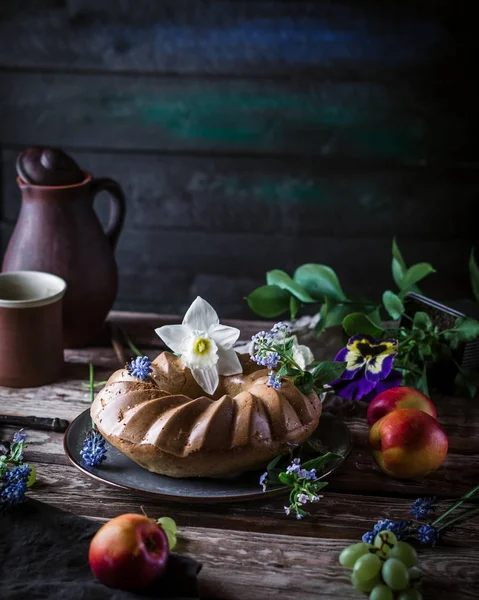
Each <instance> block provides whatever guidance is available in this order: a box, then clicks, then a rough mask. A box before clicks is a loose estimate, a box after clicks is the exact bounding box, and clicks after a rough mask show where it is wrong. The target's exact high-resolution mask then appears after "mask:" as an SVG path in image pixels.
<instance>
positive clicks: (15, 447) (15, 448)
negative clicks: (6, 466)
mask: <svg viewBox="0 0 479 600" xmlns="http://www.w3.org/2000/svg"><path fill="white" fill-rule="evenodd" d="M24 449H25V442H14V443H12V445H11V446H10V456H9V457H8V459H9V461H11V462H14V463H20V462H21V461H22V456H23V453H24Z"/></svg>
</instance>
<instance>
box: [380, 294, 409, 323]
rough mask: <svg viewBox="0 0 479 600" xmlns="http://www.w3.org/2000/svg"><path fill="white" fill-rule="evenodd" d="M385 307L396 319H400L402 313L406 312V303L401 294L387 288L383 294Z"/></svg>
mask: <svg viewBox="0 0 479 600" xmlns="http://www.w3.org/2000/svg"><path fill="white" fill-rule="evenodd" d="M383 304H384V308H385V309H386V310H387V311H388V313H389V314H390V315H391V317H392V318H393V319H395V320H399V319H400V318H401V315H403V314H404V304H403V303H402V300H401V298H400V297H399V296H397V295H396V294H394V293H393V292H391V291H390V290H386V291H385V292H384V294H383Z"/></svg>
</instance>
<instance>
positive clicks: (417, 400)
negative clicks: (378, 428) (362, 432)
mask: <svg viewBox="0 0 479 600" xmlns="http://www.w3.org/2000/svg"><path fill="white" fill-rule="evenodd" d="M398 408H417V409H418V410H422V411H423V412H425V413H427V414H428V415H431V417H434V419H435V418H436V417H437V413H436V407H435V406H434V404H433V403H432V402H431V400H430V399H429V398H428V397H427V396H426V395H425V394H423V393H422V392H420V391H419V390H416V389H415V388H411V387H395V388H390V389H389V390H385V391H384V392H382V393H381V394H379V395H378V396H376V398H374V400H373V401H372V402H371V404H370V405H369V407H368V425H369V427H371V426H372V425H374V423H376V421H378V420H379V419H380V418H381V417H384V415H387V414H388V413H390V412H392V411H393V410H397V409H398Z"/></svg>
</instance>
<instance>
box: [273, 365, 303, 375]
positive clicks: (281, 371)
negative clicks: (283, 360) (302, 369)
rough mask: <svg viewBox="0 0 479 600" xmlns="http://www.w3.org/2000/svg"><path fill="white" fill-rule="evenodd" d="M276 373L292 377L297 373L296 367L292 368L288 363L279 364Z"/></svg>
mask: <svg viewBox="0 0 479 600" xmlns="http://www.w3.org/2000/svg"><path fill="white" fill-rule="evenodd" d="M276 374H277V375H279V376H280V377H294V376H295V375H297V374H298V369H293V368H291V367H290V366H289V365H281V367H280V369H279V370H278V371H277V372H276Z"/></svg>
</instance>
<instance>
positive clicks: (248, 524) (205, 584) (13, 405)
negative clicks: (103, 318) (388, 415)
mask: <svg viewBox="0 0 479 600" xmlns="http://www.w3.org/2000/svg"><path fill="white" fill-rule="evenodd" d="M110 320H111V321H112V322H114V323H115V324H117V325H122V326H123V327H124V328H125V330H126V331H127V333H128V334H129V336H130V338H131V339H132V340H133V341H134V342H135V344H137V345H139V346H140V347H141V348H142V349H143V350H144V351H145V352H146V353H147V354H149V355H150V356H151V357H153V356H155V355H156V353H157V352H158V349H159V346H160V345H161V341H160V340H159V338H158V337H157V336H156V335H155V334H154V332H153V328H154V327H157V326H159V325H161V324H166V323H174V322H178V321H179V318H178V317H177V316H174V315H171V316H164V315H155V314H143V315H141V314H134V313H131V314H129V313H118V312H117V313H112V314H111V315H110ZM227 323H229V324H231V325H235V326H239V327H240V328H241V329H242V338H245V339H247V338H248V337H250V335H251V334H252V333H255V332H256V331H258V330H259V329H262V328H264V327H265V326H267V323H265V322H246V321H227ZM339 343H340V342H339ZM337 345H338V340H335V339H334V336H333V335H332V334H331V336H330V338H329V339H328V338H326V340H325V342H324V345H323V347H322V348H319V351H318V353H317V355H318V357H319V356H330V354H331V352H332V351H333V348H335V347H336V346H337ZM66 361H67V362H66V367H65V372H64V375H63V378H62V379H61V380H60V381H59V382H57V383H56V384H55V385H52V386H45V387H43V388H37V389H25V390H13V389H9V388H0V410H1V412H2V413H4V414H22V415H29V414H36V415H40V416H59V417H63V418H67V419H73V418H74V417H75V416H76V415H78V414H79V413H81V412H82V411H83V410H85V409H86V408H88V402H89V399H88V391H87V389H86V388H85V387H84V383H85V382H86V380H87V376H88V366H87V364H88V362H90V361H91V362H93V364H94V365H95V375H96V380H97V381H98V380H102V379H105V378H106V377H107V376H108V375H109V374H110V373H111V372H112V371H113V370H114V369H116V368H118V367H119V363H118V359H117V357H116V355H115V352H114V350H113V349H112V348H111V347H106V346H101V345H100V346H97V347H91V348H86V349H79V350H69V351H67V352H66ZM433 400H434V401H435V403H436V405H437V409H438V415H439V417H438V418H439V421H440V422H441V424H442V425H443V427H444V429H445V430H446V432H447V433H448V436H449V442H450V451H449V455H448V457H447V459H446V461H445V463H444V465H443V466H442V467H441V468H440V469H439V470H438V471H437V472H436V473H433V474H431V475H430V476H428V477H426V478H424V479H422V480H418V481H412V482H401V481H396V480H393V479H391V478H388V477H386V476H384V475H383V474H381V473H380V472H379V470H378V469H377V467H376V466H375V465H374V461H373V459H372V457H371V455H370V453H369V451H368V448H367V427H366V421H365V407H364V406H361V404H360V403H348V402H342V401H340V402H338V401H333V402H332V403H330V404H329V408H330V409H331V410H332V411H334V412H336V413H337V414H339V415H341V416H342V417H343V418H344V420H345V421H346V423H347V424H348V426H349V427H350V429H351V431H352V433H353V438H354V449H353V451H352V453H351V455H350V456H349V457H348V458H347V460H346V461H345V463H344V464H343V466H342V467H341V468H340V469H339V470H338V471H337V472H336V473H334V474H333V475H332V476H331V477H330V478H329V486H328V487H327V488H326V489H325V491H324V498H323V499H322V500H321V502H320V503H318V505H315V506H313V507H312V511H311V512H312V515H311V517H309V518H308V520H307V521H305V522H298V521H296V520H295V519H291V518H288V517H286V515H285V514H284V512H283V504H284V500H285V499H284V498H283V497H282V496H279V497H267V498H265V500H264V501H263V500H258V501H254V502H245V503H232V504H223V503H219V504H215V505H211V504H194V503H185V504H183V503H171V502H166V501H163V500H157V499H155V498H152V497H150V496H146V495H135V494H131V493H129V492H126V491H123V490H119V489H116V488H112V487H109V486H106V485H104V484H100V483H98V482H96V481H95V480H93V479H92V478H89V477H88V476H86V475H84V474H83V473H81V472H79V471H78V470H77V469H76V468H75V467H73V466H72V465H71V464H70V463H69V461H68V459H67V457H66V456H65V455H64V454H63V448H62V435H60V434H54V433H48V432H40V431H31V432H30V431H29V432H28V439H29V441H30V445H29V447H28V449H27V452H28V457H29V459H30V460H31V461H32V463H34V464H35V466H36V467H37V470H38V483H37V484H36V485H35V487H34V488H33V489H32V490H31V492H30V493H31V495H32V497H35V498H38V499H39V500H42V501H45V502H48V503H50V504H52V505H54V506H58V507H60V508H64V509H67V510H71V511H73V512H75V513H77V514H82V515H85V516H90V517H96V518H102V519H108V518H111V517H113V516H116V515H118V514H121V513H124V512H130V511H134V512H138V511H139V510H140V507H141V506H143V507H144V509H145V510H146V511H147V513H148V514H151V515H158V516H161V515H166V514H168V515H172V516H174V517H175V519H176V520H177V522H178V524H179V527H180V545H179V547H178V549H179V551H181V552H185V553H187V554H189V555H191V556H194V557H195V558H197V559H198V560H200V561H201V562H203V564H204V569H203V571H202V574H201V582H202V592H203V594H204V597H205V598H215V599H220V598H221V599H223V600H226V599H231V600H233V599H234V600H242V599H244V600H250V599H251V598H274V597H277V596H278V594H280V595H281V594H282V595H284V594H287V596H286V597H287V598H288V599H291V600H304V599H309V598H311V599H312V598H317V597H318V595H321V596H322V597H325V598H344V599H351V600H352V599H354V598H358V597H359V596H358V594H357V592H356V591H355V590H354V589H353V588H352V587H351V586H350V584H349V582H348V578H347V573H346V572H345V571H344V570H343V569H341V568H340V567H339V566H338V564H337V555H338V553H339V551H340V549H341V548H342V547H344V546H345V545H346V544H348V543H350V542H352V541H354V540H357V539H358V538H359V537H360V536H361V534H362V533H363V532H364V531H366V530H368V529H370V528H371V527H372V525H373V524H374V523H375V522H376V520H378V519H379V518H390V519H403V518H408V511H409V507H410V504H411V501H412V499H414V498H415V497H417V496H420V495H431V494H434V495H437V496H438V497H439V498H440V499H441V500H442V501H446V500H447V499H448V498H451V497H456V496H458V495H460V494H462V493H463V492H465V491H466V490H468V489H470V487H472V485H473V484H474V483H475V482H477V477H478V474H479V405H477V403H475V402H474V401H471V400H466V399H465V398H449V397H434V398H433ZM1 433H2V435H1V437H2V438H4V437H8V436H9V435H11V434H12V433H13V429H11V428H3V429H2V432H1ZM478 541H479V521H478V520H477V519H476V520H473V521H471V522H470V523H468V524H467V525H466V524H459V525H458V526H457V527H456V528H455V529H454V530H453V531H451V532H449V533H447V534H446V535H445V536H444V539H443V544H441V546H440V547H439V548H436V549H434V550H425V551H421V552H420V561H421V569H422V571H423V573H424V578H425V581H424V591H425V596H424V597H425V598H426V599H428V598H430V599H431V600H432V599H442V598H444V599H446V598H447V599H450V598H452V599H457V600H459V599H461V600H462V599H469V598H471V599H472V598H476V597H477V595H478V593H479V579H478V578H477V573H476V563H477V560H478V559H479V554H478V551H477V543H478Z"/></svg>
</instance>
